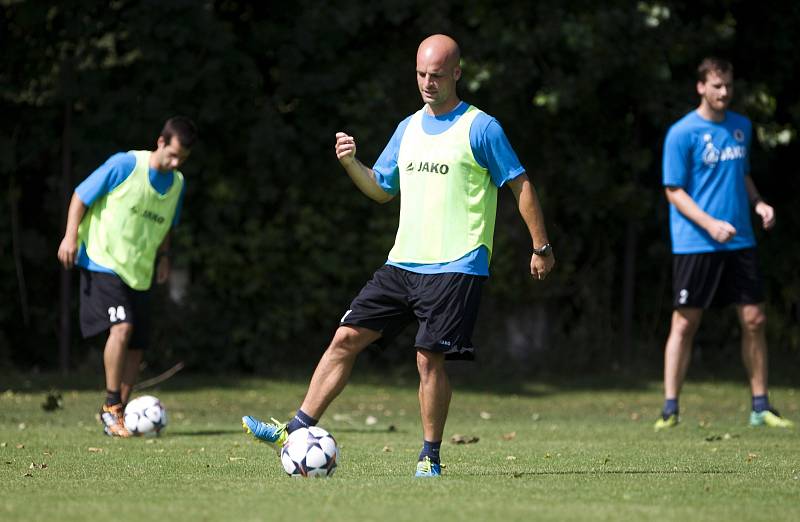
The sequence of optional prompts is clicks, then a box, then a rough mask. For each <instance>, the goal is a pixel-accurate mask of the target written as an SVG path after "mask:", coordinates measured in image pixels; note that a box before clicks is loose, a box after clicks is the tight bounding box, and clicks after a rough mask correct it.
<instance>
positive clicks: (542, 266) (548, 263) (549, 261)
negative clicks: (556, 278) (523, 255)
mask: <svg viewBox="0 0 800 522" xmlns="http://www.w3.org/2000/svg"><path fill="white" fill-rule="evenodd" d="M555 264H556V256H555V254H553V251H552V250H551V251H550V253H549V255H546V256H538V255H536V254H531V275H532V276H533V277H534V278H535V279H538V280H540V281H541V280H543V279H544V278H545V277H547V274H549V273H550V271H551V270H552V269H553V265H555Z"/></svg>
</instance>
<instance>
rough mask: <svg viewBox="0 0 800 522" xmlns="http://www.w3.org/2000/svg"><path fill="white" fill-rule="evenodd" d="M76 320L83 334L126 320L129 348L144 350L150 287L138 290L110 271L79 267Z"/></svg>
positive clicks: (147, 329)
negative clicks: (78, 308) (78, 304)
mask: <svg viewBox="0 0 800 522" xmlns="http://www.w3.org/2000/svg"><path fill="white" fill-rule="evenodd" d="M80 291H81V305H80V323H81V333H82V334H83V337H84V338H87V337H92V336H94V335H97V334H99V333H101V332H105V331H106V330H108V329H109V328H111V327H112V326H114V325H115V324H119V323H130V324H132V325H133V334H132V336H131V342H130V344H129V348H131V349H134V350H145V349H146V348H147V345H148V343H149V340H150V339H149V338H150V319H149V316H150V313H149V312H150V290H145V291H138V290H134V289H132V288H131V287H129V286H128V285H126V284H125V283H124V282H123V281H122V279H120V278H119V277H117V276H116V275H113V274H106V273H103V272H93V271H91V270H86V269H83V268H82V269H81V290H80Z"/></svg>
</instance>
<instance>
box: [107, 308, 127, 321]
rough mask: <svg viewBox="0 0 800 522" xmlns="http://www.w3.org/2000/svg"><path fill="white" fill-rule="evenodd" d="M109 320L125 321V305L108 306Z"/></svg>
mask: <svg viewBox="0 0 800 522" xmlns="http://www.w3.org/2000/svg"><path fill="white" fill-rule="evenodd" d="M108 320H109V321H111V322H112V323H116V322H117V321H124V320H125V307H124V306H117V307H116V308H115V307H113V306H109V307H108Z"/></svg>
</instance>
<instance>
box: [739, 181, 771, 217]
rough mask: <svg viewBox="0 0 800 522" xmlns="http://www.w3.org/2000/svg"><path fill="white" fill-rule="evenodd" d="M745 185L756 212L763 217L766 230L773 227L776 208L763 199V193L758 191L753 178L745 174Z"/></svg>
mask: <svg viewBox="0 0 800 522" xmlns="http://www.w3.org/2000/svg"><path fill="white" fill-rule="evenodd" d="M744 185H745V187H746V188H747V197H748V199H749V201H750V204H751V205H753V209H754V210H755V211H756V214H758V215H759V216H760V217H761V226H762V227H764V230H769V229H771V228H772V227H774V226H775V209H773V208H772V207H771V206H770V205H768V204H767V203H766V202H765V201H764V200H763V199H761V195H760V194H759V193H758V189H757V188H756V184H755V183H754V182H753V178H751V177H750V176H745V177H744Z"/></svg>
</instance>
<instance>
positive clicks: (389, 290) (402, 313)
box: [340, 265, 486, 360]
mask: <svg viewBox="0 0 800 522" xmlns="http://www.w3.org/2000/svg"><path fill="white" fill-rule="evenodd" d="M485 280H486V277H483V276H475V275H469V274H460V273H443V274H417V273H415V272H409V271H408V270H403V269H401V268H397V267H395V266H391V265H383V266H382V267H381V268H379V269H378V270H377V271H376V272H375V274H374V275H373V276H372V279H371V280H370V281H369V282H367V284H366V285H365V286H364V288H362V289H361V292H360V293H359V294H358V296H356V298H355V299H354V300H353V302H352V303H351V304H350V309H349V310H348V311H347V313H345V314H344V316H343V317H342V319H341V321H340V324H341V325H350V326H360V327H363V328H369V329H370V330H375V331H378V332H380V333H381V338H380V339H379V340H378V341H377V344H378V345H379V346H386V345H387V344H388V343H389V342H390V341H391V340H392V339H394V337H396V336H397V334H399V333H400V332H401V331H402V330H403V329H404V328H405V327H406V326H408V325H409V324H411V323H413V322H415V321H416V323H417V325H418V329H417V335H416V339H415V347H417V348H422V349H424V350H429V351H432V352H440V353H444V354H445V357H446V358H447V359H460V360H473V359H475V347H474V346H473V345H472V330H473V328H474V327H475V321H476V319H477V317H478V308H479V306H480V300H481V289H482V287H483V282H484V281H485Z"/></svg>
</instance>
